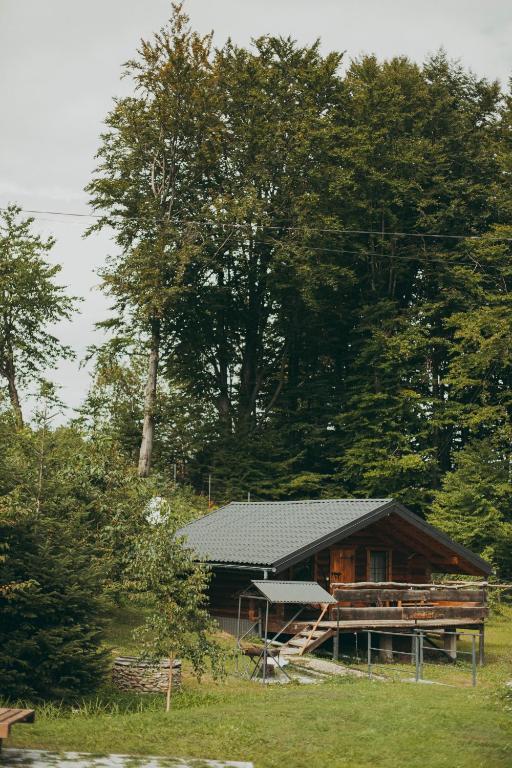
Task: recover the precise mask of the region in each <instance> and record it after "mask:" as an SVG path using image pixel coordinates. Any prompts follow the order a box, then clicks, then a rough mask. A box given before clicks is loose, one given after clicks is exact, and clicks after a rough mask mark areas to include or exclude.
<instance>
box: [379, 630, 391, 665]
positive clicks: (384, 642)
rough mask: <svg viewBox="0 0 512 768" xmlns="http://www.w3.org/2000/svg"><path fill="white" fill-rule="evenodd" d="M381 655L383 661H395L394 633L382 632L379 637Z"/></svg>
mask: <svg viewBox="0 0 512 768" xmlns="http://www.w3.org/2000/svg"><path fill="white" fill-rule="evenodd" d="M379 656H380V660H381V661H383V662H386V663H388V662H391V661H393V635H386V634H381V635H380V639H379Z"/></svg>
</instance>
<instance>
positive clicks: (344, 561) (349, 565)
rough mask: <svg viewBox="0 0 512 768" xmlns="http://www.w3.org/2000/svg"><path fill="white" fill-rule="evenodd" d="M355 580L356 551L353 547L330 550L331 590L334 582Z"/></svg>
mask: <svg viewBox="0 0 512 768" xmlns="http://www.w3.org/2000/svg"><path fill="white" fill-rule="evenodd" d="M355 580H356V551H355V549H354V547H332V548H331V579H330V583H331V588H332V585H333V584H335V583H336V582H345V583H347V582H352V581H355Z"/></svg>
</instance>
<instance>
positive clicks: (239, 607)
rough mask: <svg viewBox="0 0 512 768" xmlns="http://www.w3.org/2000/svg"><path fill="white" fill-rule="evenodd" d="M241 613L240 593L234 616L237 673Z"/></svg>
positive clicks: (236, 666)
mask: <svg viewBox="0 0 512 768" xmlns="http://www.w3.org/2000/svg"><path fill="white" fill-rule="evenodd" d="M241 613H242V595H239V596H238V614H237V618H236V645H237V654H236V659H235V668H236V671H237V674H238V655H239V654H238V651H240V647H239V645H240V616H241Z"/></svg>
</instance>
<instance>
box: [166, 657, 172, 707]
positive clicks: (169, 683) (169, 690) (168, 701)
mask: <svg viewBox="0 0 512 768" xmlns="http://www.w3.org/2000/svg"><path fill="white" fill-rule="evenodd" d="M173 663H174V656H169V675H168V677H167V698H166V702H165V711H166V712H168V711H169V710H170V708H171V694H172V665H173Z"/></svg>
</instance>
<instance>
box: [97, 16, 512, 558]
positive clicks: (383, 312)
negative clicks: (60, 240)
mask: <svg viewBox="0 0 512 768" xmlns="http://www.w3.org/2000/svg"><path fill="white" fill-rule="evenodd" d="M127 74H128V75H130V76H131V77H132V78H133V81H134V86H135V87H134V94H133V96H131V97H129V98H125V99H121V100H118V101H116V104H115V107H114V109H113V111H112V112H111V113H110V115H109V117H108V120H107V126H108V129H107V132H106V133H105V134H104V136H103V138H102V143H101V146H100V150H99V166H98V170H97V172H96V174H95V176H94V179H93V181H92V182H91V184H90V185H89V191H90V194H91V200H92V203H93V205H94V206H95V207H96V208H97V209H98V210H99V211H101V213H102V214H103V218H102V219H101V221H100V223H99V225H98V226H103V225H104V224H109V225H110V226H111V227H113V228H114V230H115V232H116V236H117V240H118V244H119V252H118V255H116V256H115V257H113V258H112V259H111V260H110V262H109V264H108V266H107V267H106V269H105V272H104V281H105V286H106V288H107V290H108V291H109V292H110V293H111V295H112V296H113V298H114V300H115V315H114V317H113V319H112V320H110V321H109V324H110V327H111V329H112V331H113V336H112V341H111V342H109V344H108V345H107V346H106V347H105V348H104V349H103V350H102V353H101V358H100V360H99V365H98V380H97V381H98V387H97V388H96V390H95V397H96V398H98V405H99V403H100V401H101V400H102V398H103V403H104V406H106V413H105V414H104V417H106V420H107V421H109V422H110V423H111V426H112V428H113V429H115V430H117V432H118V434H119V439H120V440H121V442H122V443H123V445H124V446H125V448H126V449H127V451H128V452H131V453H132V455H133V456H136V454H137V452H138V450H139V445H140V438H139V429H140V426H139V425H140V423H141V422H143V423H144V430H143V449H142V451H141V453H140V465H139V466H140V471H141V474H143V475H146V474H147V473H148V472H149V467H150V462H151V458H150V454H149V452H148V447H149V449H150V450H153V458H152V461H153V465H154V466H155V467H156V468H157V469H158V470H159V471H163V472H164V473H170V472H171V471H172V465H173V464H174V463H178V464H179V465H180V466H181V465H183V464H185V465H186V467H187V472H188V475H187V476H188V478H189V480H190V481H191V482H192V483H193V484H195V486H196V488H198V489H203V488H204V478H205V476H207V475H209V474H211V475H212V477H213V489H214V497H215V500H216V501H222V500H225V499H228V498H231V497H240V496H242V495H243V496H245V494H246V493H247V491H251V492H252V494H253V497H260V498H289V497H294V496H295V497H297V496H306V495H307V496H335V495H375V496H386V495H392V496H394V497H396V498H399V499H401V500H402V501H404V502H405V503H406V504H408V505H410V506H411V507H412V508H413V509H414V510H416V511H417V512H418V513H419V514H422V515H428V514H429V513H432V510H435V511H434V518H433V519H435V520H437V521H438V522H440V523H442V524H443V525H445V524H446V525H448V523H446V519H447V518H450V516H451V515H452V514H455V515H458V514H459V511H458V510H461V509H462V508H461V506H460V505H461V504H463V501H462V500H461V499H459V501H458V502H457V501H456V500H455V496H454V493H455V491H454V490H453V489H454V487H455V486H457V484H459V485H460V483H462V484H467V483H472V482H474V484H475V486H474V487H472V488H471V489H469V490H468V493H469V494H473V493H474V494H476V496H477V497H478V498H479V499H481V500H482V503H483V497H482V496H481V494H482V493H483V489H482V487H481V486H480V485H479V484H478V480H477V478H476V477H475V476H474V475H473V476H471V475H470V476H468V473H467V463H468V462H469V461H471V458H470V457H471V456H472V455H475V454H478V453H479V452H482V455H485V456H487V457H488V458H487V462H488V467H489V471H490V472H491V474H492V476H493V477H495V478H496V480H495V481H491V485H492V487H493V488H495V487H496V483H498V479H497V478H498V477H500V478H502V482H507V483H508V471H507V469H506V468H507V466H508V463H509V460H510V449H509V444H510V437H509V431H510V426H509V425H510V393H511V389H510V384H511V380H510V360H509V358H510V353H509V349H510V345H509V344H508V338H509V327H510V318H511V315H510V309H509V298H508V296H509V293H508V291H509V285H510V277H511V276H510V266H509V263H510V258H509V257H510V238H511V235H512V229H511V228H510V226H509V223H510V212H511V194H510V185H509V169H510V163H511V152H510V149H511V146H510V121H511V101H510V97H509V96H508V95H506V94H503V93H502V91H501V90H500V87H499V85H498V84H497V83H495V82H488V81H487V80H485V79H479V78H478V77H476V76H475V75H474V74H472V73H470V72H467V71H465V70H464V69H463V68H462V67H461V66H460V65H459V64H457V63H453V62H451V61H450V60H449V59H448V57H447V56H446V55H445V54H444V53H443V52H440V53H438V54H437V55H435V56H433V57H432V58H430V59H429V60H428V61H426V62H425V64H424V65H423V66H419V65H417V64H415V63H413V62H411V61H409V60H408V59H406V58H404V57H398V58H395V59H392V60H390V61H386V62H379V61H378V60H377V59H376V58H375V57H374V56H363V57H361V58H360V59H358V60H355V61H353V62H351V63H345V62H344V61H343V60H342V57H341V55H339V54H336V53H333V54H329V55H326V56H324V55H322V54H321V52H320V48H319V45H318V44H315V45H312V46H309V47H299V46H298V45H297V44H295V43H294V42H293V41H291V40H289V39H281V38H273V37H263V38H260V39H258V40H256V41H255V42H254V45H253V47H252V48H251V49H250V50H247V49H245V48H240V47H237V46H235V45H234V44H232V43H231V42H228V43H227V44H226V45H225V46H224V47H223V48H222V49H220V50H214V49H213V48H212V40H211V37H205V38H202V37H200V36H198V35H197V34H196V33H194V32H192V31H191V29H190V27H189V25H188V19H187V18H186V16H184V14H183V12H182V10H181V9H180V7H177V8H176V9H175V12H174V16H173V18H172V19H171V22H170V24H169V26H168V27H166V28H165V29H163V30H162V31H161V32H160V33H159V35H157V36H156V37H155V38H154V39H153V40H152V41H147V42H143V43H142V45H141V48H140V50H139V55H138V57H137V58H136V59H135V60H134V61H132V62H130V63H129V64H128V65H127ZM144 350H147V352H148V354H149V375H148V374H147V372H146V370H145V365H146V364H145V363H143V362H142V359H141V353H142V352H144ZM100 382H101V383H100ZM143 388H145V391H146V400H145V405H144V404H143V403H142V398H141V390H142V389H143ZM114 392H115V397H114V402H115V403H116V404H117V405H116V408H110V407H109V406H108V404H109V403H110V402H112V398H113V393H114ZM100 410H101V408H100ZM483 471H484V470H483V467H482V466H480V467H479V473H478V474H479V476H480V475H482V473H483ZM505 476H506V477H505ZM461 493H462V491H461ZM459 495H460V494H459ZM495 497H496V498H495ZM498 497H499V498H498ZM454 503H455V508H454V506H453V505H454ZM464 503H465V502H464ZM468 503H469V506H470V507H471V509H472V510H473V509H474V508H473V505H472V503H470V502H468ZM485 503H486V504H487V503H489V504H491V505H492V508H493V510H494V511H493V513H492V514H493V515H495V518H496V525H497V526H498V527H497V528H495V530H494V532H493V533H492V534H491V535H490V539H492V540H493V541H494V542H496V540H497V538H501V536H508V533H507V531H508V530H509V525H510V520H511V515H510V513H511V508H510V503H509V502H508V496H507V494H506V493H505V492H502V493H498V494H497V496H496V494H494V495H493V499H490V498H486V499H485ZM461 514H463V513H462V512H461ZM471 515H472V516H473V517H476V518H478V517H479V514H478V513H477V512H475V511H473V512H472V513H471ZM468 526H469V529H471V530H468V532H467V534H466V533H465V532H464V530H463V529H459V536H462V537H463V538H465V540H467V541H468V543H472V545H473V546H476V548H477V549H482V548H485V546H487V544H488V543H489V542H488V540H487V538H486V537H484V539H485V542H486V543H485V544H484V539H482V541H479V536H478V534H477V533H476V532H475V530H474V526H473V525H472V524H471V523H468ZM498 529H499V531H498ZM477 542H479V543H477ZM489 546H491V549H492V547H493V546H494V545H493V544H489ZM493 552H494V550H493ZM491 554H492V553H491ZM496 556H497V555H496Z"/></svg>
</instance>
